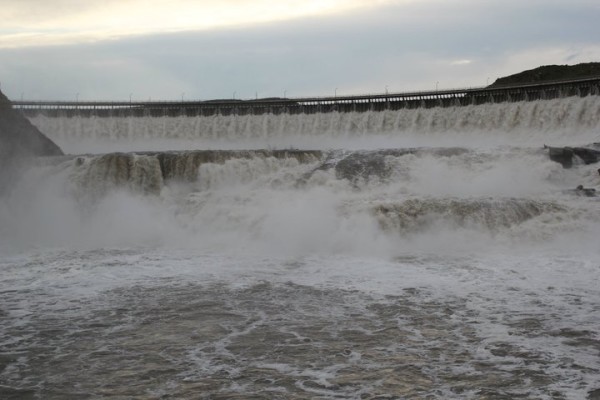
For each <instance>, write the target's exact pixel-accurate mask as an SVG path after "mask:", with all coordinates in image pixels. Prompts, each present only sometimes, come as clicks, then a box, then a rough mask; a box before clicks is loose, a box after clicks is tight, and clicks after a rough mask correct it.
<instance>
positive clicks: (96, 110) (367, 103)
mask: <svg viewBox="0 0 600 400" xmlns="http://www.w3.org/2000/svg"><path fill="white" fill-rule="evenodd" d="M590 95H596V96H597V95H600V76H596V77H591V78H585V79H577V80H563V81H553V82H544V83H532V84H525V85H511V86H487V87H483V88H468V89H449V90H432V91H419V92H406V93H385V94H367V95H350V96H337V95H336V96H333V97H299V98H266V99H255V100H236V99H224V100H204V101H201V100H190V101H183V100H182V101H162V100H156V101H78V100H76V101H38V100H21V101H13V102H12V104H13V108H15V109H18V110H20V111H21V112H22V113H23V114H24V115H25V116H27V117H34V116H37V115H40V114H41V115H45V116H48V117H71V116H86V117H87V116H97V117H112V116H135V117H145V116H153V117H162V116H174V117H175V116H190V117H196V116H212V115H260V114H314V113H330V112H367V111H384V110H400V109H415V108H433V107H462V106H469V105H480V104H486V103H502V102H520V101H536V100H550V99H556V98H563V97H572V96H579V97H585V96H590Z"/></svg>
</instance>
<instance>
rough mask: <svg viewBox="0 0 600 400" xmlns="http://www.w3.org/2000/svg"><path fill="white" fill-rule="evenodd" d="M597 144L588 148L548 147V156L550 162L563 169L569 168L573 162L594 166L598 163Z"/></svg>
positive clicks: (598, 152)
mask: <svg viewBox="0 0 600 400" xmlns="http://www.w3.org/2000/svg"><path fill="white" fill-rule="evenodd" d="M598 147H600V144H599V143H594V144H592V145H590V146H588V147H550V146H544V148H546V149H548V155H549V156H550V159H551V160H552V161H555V162H557V163H560V164H561V165H562V166H563V167H564V168H571V167H572V166H573V164H574V162H575V160H576V159H577V160H580V162H581V163H583V164H586V165H587V164H594V163H597V162H598V161H600V150H599V149H598Z"/></svg>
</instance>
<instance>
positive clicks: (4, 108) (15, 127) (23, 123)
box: [0, 92, 63, 161]
mask: <svg viewBox="0 0 600 400" xmlns="http://www.w3.org/2000/svg"><path fill="white" fill-rule="evenodd" d="M62 154H63V152H62V150H61V149H60V148H59V147H58V146H57V145H56V144H55V143H54V142H53V141H52V140H50V139H48V138H47V137H46V136H44V134H42V133H41V132H40V131H39V130H38V129H37V128H36V127H35V126H33V125H32V124H31V122H29V120H27V118H25V117H23V116H22V115H21V114H20V113H19V112H18V111H15V110H13V108H12V105H11V103H10V101H9V100H8V98H7V97H6V96H5V95H4V94H3V93H2V92H0V158H1V159H2V160H3V161H4V160H5V159H6V158H15V157H28V156H34V157H35V156H56V155H62Z"/></svg>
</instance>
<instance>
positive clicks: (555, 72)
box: [489, 62, 600, 87]
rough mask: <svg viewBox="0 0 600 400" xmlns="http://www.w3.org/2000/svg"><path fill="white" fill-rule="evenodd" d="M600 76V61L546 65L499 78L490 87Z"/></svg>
mask: <svg viewBox="0 0 600 400" xmlns="http://www.w3.org/2000/svg"><path fill="white" fill-rule="evenodd" d="M594 76H600V62H590V63H583V64H577V65H544V66H541V67H538V68H535V69H530V70H528V71H523V72H519V73H518V74H514V75H509V76H505V77H503V78H498V79H496V81H495V82H494V83H493V84H491V85H490V86H489V87H501V86H508V85H522V84H528V83H542V82H550V81H561V80H570V79H582V78H589V77H594Z"/></svg>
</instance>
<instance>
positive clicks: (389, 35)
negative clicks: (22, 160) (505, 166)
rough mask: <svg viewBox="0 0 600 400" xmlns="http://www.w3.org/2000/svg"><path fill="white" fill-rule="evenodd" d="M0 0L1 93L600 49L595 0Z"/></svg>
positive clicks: (276, 87)
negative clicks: (0, 2)
mask: <svg viewBox="0 0 600 400" xmlns="http://www.w3.org/2000/svg"><path fill="white" fill-rule="evenodd" d="M1 1H2V4H1V7H0V21H2V23H1V24H0V85H1V86H0V88H1V90H2V91H3V92H4V93H6V94H7V95H8V96H9V97H10V98H11V99H13V100H19V99H20V98H21V97H23V98H25V99H56V100H74V99H76V98H78V99H80V100H99V99H107V100H129V98H130V97H131V98H132V99H133V100H134V101H135V100H147V99H149V98H152V99H155V100H156V99H170V100H179V99H181V98H184V99H185V100H191V99H202V100H205V99H213V98H231V97H233V96H235V97H236V98H244V99H248V98H255V97H256V96H258V97H274V96H277V97H281V96H284V94H285V95H286V96H288V97H295V96H304V95H324V96H325V95H333V94H334V93H336V92H337V94H339V95H344V94H358V93H383V92H385V91H386V90H388V91H389V92H401V91H410V90H428V89H435V87H436V86H438V87H439V88H440V89H442V88H455V87H474V86H484V85H486V84H487V83H488V82H489V83H492V82H493V81H494V80H495V79H496V78H498V77H500V76H505V75H509V74H512V73H516V72H520V71H522V70H525V69H531V68H535V67H537V66H539V65H547V64H576V63H580V62H590V61H600V23H599V22H598V21H600V1H598V0H320V1H317V0H85V1H84V0H1Z"/></svg>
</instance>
